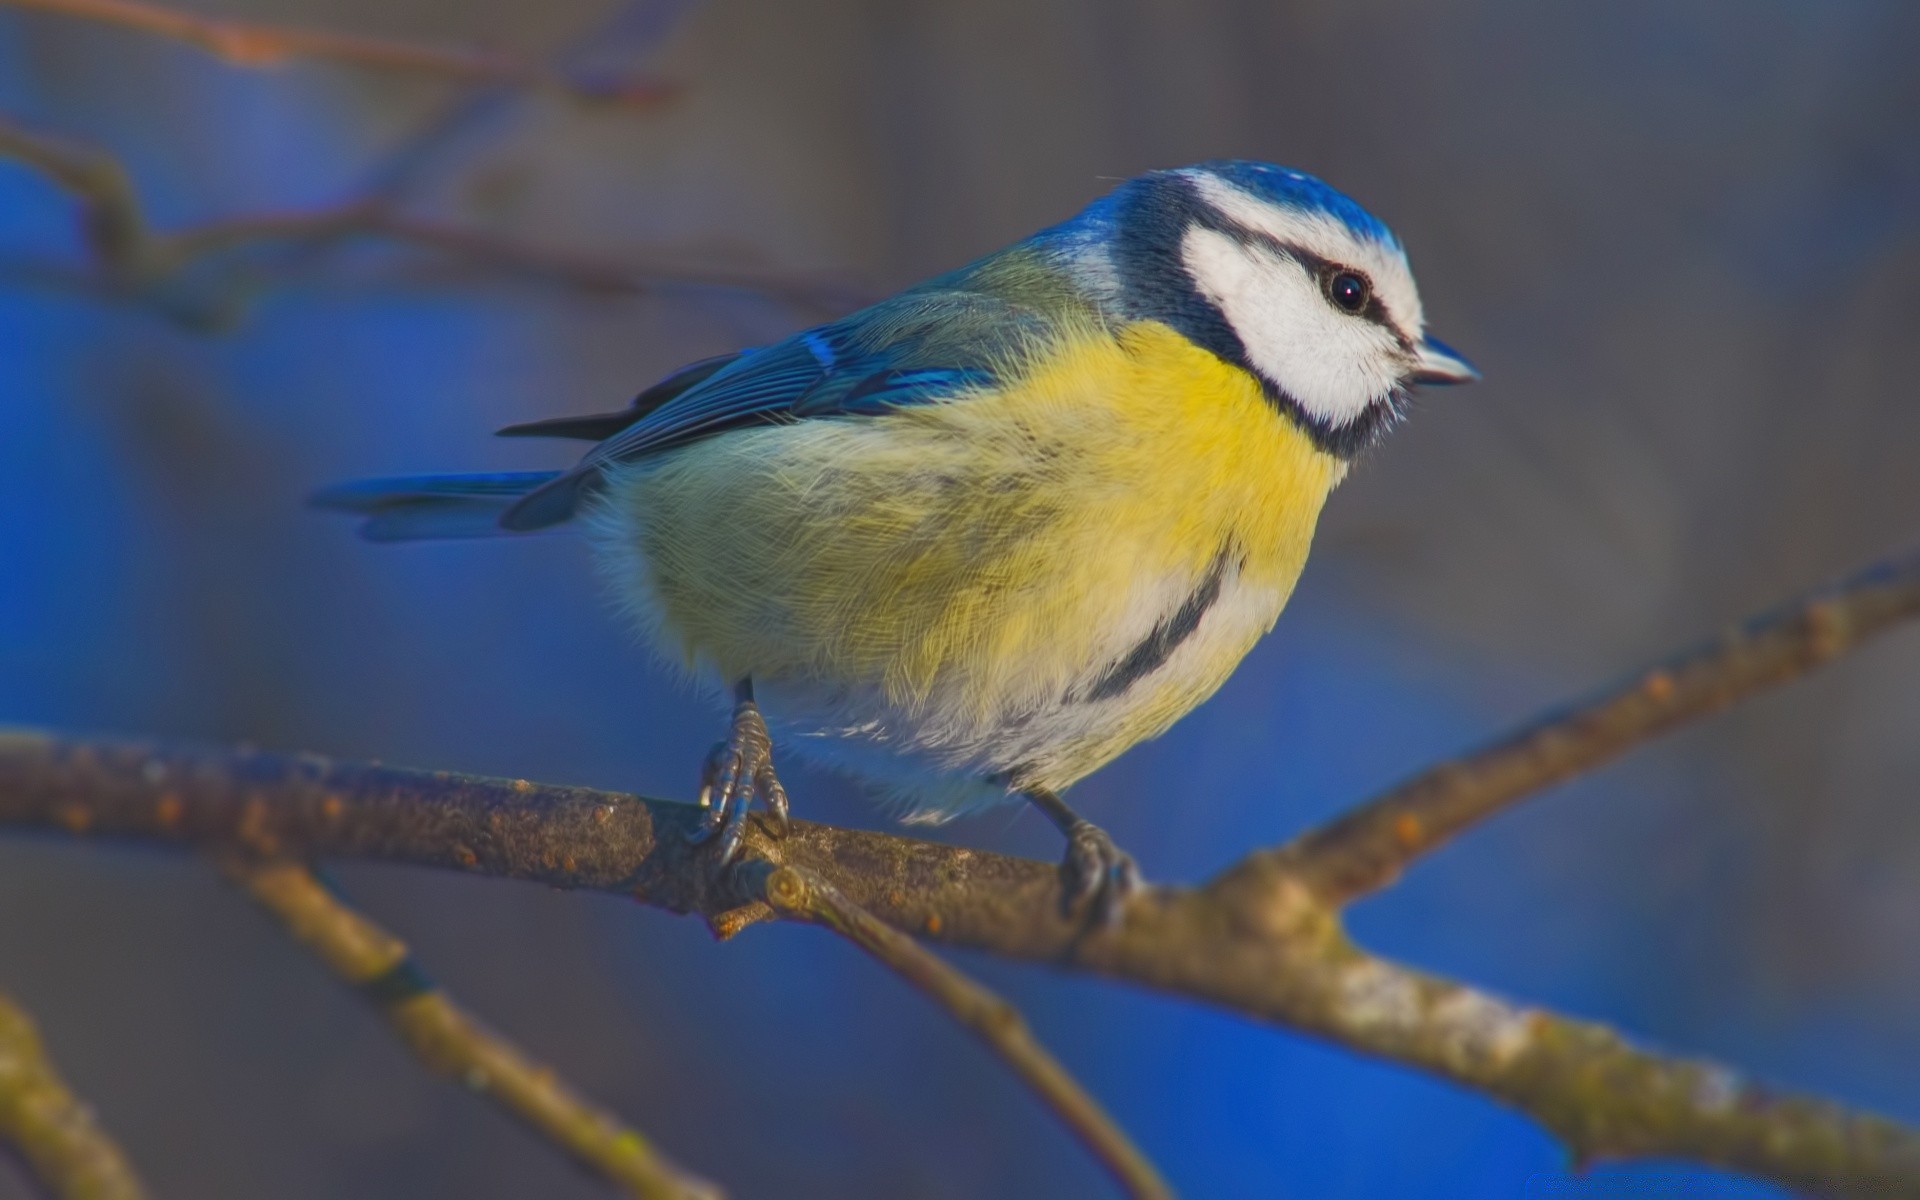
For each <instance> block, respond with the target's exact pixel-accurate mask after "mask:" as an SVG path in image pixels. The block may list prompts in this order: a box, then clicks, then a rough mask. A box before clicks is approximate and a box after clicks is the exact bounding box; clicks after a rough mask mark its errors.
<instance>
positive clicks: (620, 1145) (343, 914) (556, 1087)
mask: <svg viewBox="0 0 1920 1200" xmlns="http://www.w3.org/2000/svg"><path fill="white" fill-rule="evenodd" d="M223 865H224V868H225V870H226V872H227V874H228V875H229V876H230V877H231V878H232V879H233V881H234V882H235V883H236V884H237V885H239V886H240V887H242V888H244V889H245V890H246V891H247V893H248V894H249V895H251V896H252V897H253V899H254V900H255V901H257V902H258V903H259V905H260V907H262V908H263V909H265V910H266V911H267V912H268V913H270V914H272V915H273V916H274V917H276V918H277V919H278V920H279V921H280V923H281V924H282V925H284V926H285V927H286V930H287V932H288V933H289V934H291V935H292V936H293V938H294V940H296V941H298V942H300V943H301V944H302V945H304V946H306V947H307V948H308V949H309V950H312V951H313V953H314V955H315V957H317V958H319V959H320V960H321V961H322V962H323V963H325V964H326V965H327V967H328V968H329V969H330V970H332V971H333V973H334V974H335V975H338V976H339V977H340V978H341V980H342V981H344V982H345V983H347V984H348V985H350V986H351V987H353V988H354V989H355V990H356V991H358V992H359V993H360V994H361V995H362V996H363V997H365V998H366V999H367V1000H368V1001H369V1002H371V1003H372V1004H373V1005H374V1007H376V1008H377V1009H379V1010H380V1014H381V1015H382V1016H384V1017H385V1018H386V1019H387V1022H388V1024H390V1025H392V1026H393V1028H394V1032H396V1033H398V1034H399V1035H400V1040H401V1041H403V1042H405V1043H406V1044H407V1046H408V1048H409V1049H411V1050H412V1051H413V1052H414V1054H415V1055H416V1056H417V1057H418V1058H419V1059H420V1061H421V1062H422V1063H424V1064H425V1065H426V1066H427V1067H428V1068H429V1069H431V1070H433V1071H434V1072H436V1073H438V1074H440V1075H444V1076H446V1077H447V1078H449V1079H454V1080H457V1081H459V1082H460V1083H462V1084H464V1085H465V1086H466V1087H468V1088H470V1089H471V1090H473V1091H475V1092H478V1093H480V1094H481V1095H483V1096H486V1097H487V1098H488V1099H490V1100H492V1101H493V1102H494V1103H495V1104H497V1105H499V1107H500V1108H501V1109H502V1110H503V1111H505V1112H506V1113H507V1115H508V1116H511V1117H513V1118H514V1119H516V1120H518V1121H520V1122H521V1123H522V1124H524V1125H526V1126H527V1127H528V1128H529V1129H531V1130H532V1131H533V1132H534V1133H536V1134H538V1135H539V1136H541V1137H543V1138H545V1139H547V1140H548V1141H550V1142H552V1143H554V1144H555V1145H557V1146H559V1147H560V1148H561V1149H562V1150H564V1151H566V1153H567V1154H568V1155H569V1156H570V1157H572V1158H573V1160H574V1161H575V1162H577V1163H579V1164H580V1165H581V1166H583V1167H585V1168H586V1169H588V1170H589V1171H592V1172H593V1173H595V1174H597V1175H599V1176H601V1177H602V1178H604V1179H606V1180H607V1181H609V1182H610V1183H613V1184H614V1185H616V1186H617V1187H619V1188H620V1190H621V1191H622V1192H624V1193H625V1194H627V1195H629V1196H634V1197H637V1198H639V1200H720V1191H719V1189H718V1188H716V1187H714V1186H713V1185H712V1184H710V1183H708V1182H706V1181H704V1180H698V1179H694V1178H692V1177H691V1176H688V1175H686V1174H685V1173H684V1172H683V1171H681V1170H680V1169H679V1168H677V1167H675V1166H674V1165H673V1164H671V1163H669V1162H668V1161H667V1160H666V1159H665V1158H663V1157H662V1156H661V1155H660V1153H659V1152H658V1151H657V1150H655V1149H654V1148H653V1147H652V1146H651V1145H650V1144H648V1142H647V1140H646V1139H645V1138H643V1137H641V1136H640V1134H639V1133H638V1132H636V1131H635V1130H633V1129H631V1128H628V1127H627V1126H626V1125H624V1124H622V1123H621V1121H620V1120H619V1118H617V1117H615V1116H614V1115H613V1114H611V1113H609V1112H606V1111H605V1110H603V1109H601V1108H598V1107H597V1106H595V1105H594V1104H593V1103H592V1102H591V1101H589V1100H587V1099H586V1098H585V1097H583V1096H581V1095H580V1094H579V1093H577V1092H575V1091H574V1090H573V1089H572V1088H570V1087H568V1086H567V1084H566V1083H565V1082H564V1081H563V1080H561V1079H559V1078H558V1077H556V1076H555V1075H554V1073H553V1071H552V1069H551V1068H549V1067H546V1066H544V1065H542V1064H540V1063H538V1062H535V1061H534V1060H532V1059H531V1058H529V1057H527V1055H526V1054H525V1053H524V1052H523V1051H521V1050H520V1049H519V1047H517V1046H515V1045H513V1044H512V1043H511V1042H509V1041H507V1040H506V1039H505V1038H503V1037H501V1036H500V1035H499V1034H496V1033H494V1032H493V1031H492V1030H490V1029H487V1028H486V1027H485V1026H484V1025H482V1024H480V1022H479V1021H477V1020H475V1019H474V1018H473V1017H472V1016H470V1015H469V1014H468V1013H466V1012H465V1011H464V1010H463V1009H461V1008H460V1006H459V1005H457V1004H455V1003H454V1002H453V1001H452V999H450V998H449V997H448V996H447V994H446V993H445V992H443V991H442V990H440V988H438V987H437V986H435V985H434V984H433V983H432V982H430V981H429V980H428V979H427V977H426V975H425V973H424V972H422V971H421V970H420V969H419V968H418V967H417V966H415V965H414V961H413V958H412V956H411V955H410V954H408V952H407V948H406V946H405V945H404V944H403V943H402V942H401V941H400V940H399V939H398V938H396V937H394V936H393V935H392V934H390V933H388V932H387V931H385V930H384V929H381V928H380V927H379V926H377V925H375V924H374V923H373V922H371V921H369V920H368V919H367V918H366V917H364V916H361V915H360V914H359V913H357V912H355V911H354V910H353V909H352V908H350V907H348V906H347V905H346V904H345V903H344V902H343V901H341V900H340V899H339V898H338V897H337V896H335V895H334V894H333V893H332V892H330V891H328V890H327V888H326V887H325V885H323V884H322V883H321V882H320V881H319V880H318V879H316V878H314V876H313V872H312V871H310V870H308V869H307V868H306V867H305V866H304V865H302V864H299V863H294V862H286V861H280V862H259V861H255V860H251V859H240V858H229V859H227V860H226V861H225V863H224V864H223Z"/></svg>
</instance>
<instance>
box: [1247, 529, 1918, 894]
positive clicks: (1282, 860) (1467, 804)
mask: <svg viewBox="0 0 1920 1200" xmlns="http://www.w3.org/2000/svg"><path fill="white" fill-rule="evenodd" d="M1915 617H1920V554H1914V555H1910V556H1908V557H1905V558H1900V559H1893V560H1889V561H1887V562H1884V563H1881V564H1879V565H1877V566H1875V567H1873V568H1871V569H1869V570H1867V571H1865V572H1862V573H1861V574H1859V575H1856V576H1854V577H1853V578H1852V579H1849V580H1847V581H1846V582H1845V583H1842V584H1840V585H1839V586H1837V587H1834V588H1830V589H1828V590H1826V591H1824V592H1821V593H1819V594H1817V595H1814V596H1812V597H1809V598H1807V599H1805V600H1801V601H1799V602H1796V603H1794V604H1791V605H1788V606H1787V607H1785V608H1782V609H1779V610H1777V611H1775V612H1771V613H1767V614H1764V615H1762V616H1759V617H1756V618H1754V619H1752V620H1751V621H1748V622H1747V623H1746V624H1745V625H1743V626H1741V627H1740V628H1738V629H1735V630H1733V631H1732V632H1730V633H1728V634H1727V635H1726V636H1725V637H1722V638H1720V639H1719V640H1717V641H1714V642H1710V643H1708V644H1706V645H1704V646H1700V647H1698V648H1696V649H1693V650H1690V651H1687V652H1685V653H1683V654H1679V655H1677V656H1675V657H1673V658H1670V659H1668V660H1666V661H1665V662H1663V663H1660V664H1658V665H1656V666H1654V667H1651V668H1649V669H1647V670H1645V671H1642V672H1640V673H1639V674H1638V675H1637V676H1635V677H1634V678H1632V679H1631V680H1629V681H1628V682H1627V683H1625V684H1622V685H1621V686H1619V687H1616V688H1614V689H1613V690H1611V691H1609V692H1606V693H1604V694H1602V695H1600V696H1597V697H1595V698H1594V699H1592V700H1589V701H1586V702H1585V703H1582V704H1577V705H1574V706H1572V707H1570V708H1567V709H1565V710H1562V711H1560V712H1555V713H1551V714H1549V715H1547V716H1546V717H1544V718H1541V719H1539V720H1537V721H1535V722H1533V723H1531V724H1529V725H1527V726H1525V727H1523V728H1521V729H1520V730H1518V731H1516V732H1514V733H1511V734H1508V735H1507V736H1506V737H1503V738H1500V739H1499V740H1497V741H1495V742H1492V743H1490V744H1488V745H1487V746H1485V747H1483V748H1482V749H1480V750H1477V751H1474V752H1473V753H1471V754H1468V755H1465V756H1464V757H1461V758H1457V759H1452V760H1450V761H1447V762H1443V763H1440V764H1438V765H1436V766H1433V767H1429V768H1428V769H1426V770H1424V771H1422V772H1420V773H1419V774H1418V775H1415V776H1414V777H1413V778H1411V779H1408V780H1407V781H1405V782H1404V783H1401V784H1400V785H1398V786H1397V787H1394V788H1392V789H1391V790H1389V791H1387V792H1386V793H1384V794H1383V795H1381V796H1379V797H1377V798H1375V799H1373V800H1371V801H1369V802H1367V803H1365V804H1363V805H1361V806H1359V807H1358V808H1355V809H1352V810H1350V811H1348V812H1347V813H1345V814H1344V815H1342V816H1340V817H1339V818H1338V819H1336V820H1334V821H1333V822H1331V823H1330V824H1328V825H1326V826H1324V827H1322V828H1320V829H1317V830H1313V831H1310V832H1308V833H1306V834H1304V835H1302V836H1301V837H1299V838H1297V839H1295V840H1294V841H1293V842H1292V843H1290V844H1288V845H1286V846H1283V847H1279V848H1278V849H1275V850H1271V851H1267V852H1265V853H1263V854H1256V855H1253V856H1250V857H1249V858H1247V859H1246V860H1243V861H1242V862H1241V863H1240V864H1238V865H1237V866H1236V867H1235V868H1234V869H1233V870H1232V871H1231V872H1230V873H1229V875H1228V876H1223V878H1222V880H1221V885H1222V886H1223V887H1234V888H1238V887H1245V886H1250V885H1254V884H1255V883H1256V881H1257V880H1259V879H1262V878H1264V879H1267V880H1270V881H1273V880H1280V879H1283V878H1284V879H1285V880H1287V881H1289V882H1297V881H1301V880H1305V881H1307V882H1308V883H1309V884H1310V885H1311V886H1312V887H1313V889H1314V890H1315V891H1316V892H1317V893H1318V894H1319V895H1320V897H1321V898H1322V899H1323V900H1325V901H1326V902H1328V903H1332V904H1342V903H1345V902H1347V901H1350V900H1352V899H1354V898H1356V897H1359V896H1362V895H1365V894H1366V893H1368V892H1372V891H1375V890H1377V889H1378V888H1381V887H1383V886H1385V885H1386V884H1389V883H1391V882H1393V880H1394V879H1396V878H1398V876H1399V874H1400V872H1401V871H1402V870H1404V869H1405V868H1406V866H1407V865H1408V864H1409V863H1411V862H1413V861H1414V860H1415V859H1416V858H1419V857H1420V856H1421V855H1424V854H1427V853H1429V852H1430V851H1432V850H1434V849H1436V848H1438V847H1440V846H1442V845H1444V844H1445V843H1446V842H1447V841H1449V840H1450V839H1452V838H1453V837H1455V836H1457V835H1459V834H1460V833H1461V832H1463V831H1465V830H1467V829H1470V828H1472V827H1473V826H1474V825H1476V824H1478V823H1479V822H1481V821H1484V820H1486V819H1487V818H1488V817H1491V816H1494V815H1495V814H1497V813H1499V812H1501V811H1502V810H1504V809H1505V808H1507V807H1508V806H1509V805H1512V804H1513V803H1514V802H1516V801H1518V800H1520V799H1523V798H1524V797H1527V796H1530V795H1532V794H1533V793H1535V792H1538V791H1540V790H1542V789H1543V788H1547V787H1551V786H1552V785H1554V784H1556V783H1560V782H1562V781H1563V780H1566V779H1570V778H1572V777H1573V776H1575V775H1578V774H1580V773H1581V772H1583V771H1587V770H1591V769H1592V768H1594V767H1596V766H1599V765H1600V764H1601V763H1604V762H1607V761H1609V760H1611V759H1614V758H1617V757H1619V756H1620V755H1621V754H1624V753H1625V752H1627V751H1628V750H1631V749H1633V748H1634V747H1635V746H1638V745H1640V744H1641V743H1642V742H1645V741H1647V740H1648V739H1650V738H1654V737H1658V736H1659V735H1661V734H1663V733H1667V732H1669V731H1671V730H1674V729H1677V728H1679V727H1680V726H1682V725H1685V724H1688V723H1690V722H1692V721H1697V720H1699V719H1700V718H1701V717H1704V716H1707V715H1709V714H1711V713H1715V712H1718V711H1720V710H1721V709H1724V708H1726V707H1728V706H1730V705H1732V704H1736V703H1738V702H1740V701H1742V700H1745V699H1747V698H1749V697H1751V696H1754V695H1756V694H1758V693H1760V692H1763V691H1766V690H1767V689H1769V688H1775V687H1778V686H1780V685H1781V684H1784V683H1790V682H1792V681H1793V680H1795V679H1798V678H1799V677H1800V676H1802V675H1805V674H1806V673H1807V672H1809V671H1812V670H1813V669H1815V668H1816V667H1820V666H1822V665H1824V664H1826V663H1829V662H1831V661H1833V660H1834V659H1835V658H1838V657H1839V656H1840V655H1842V654H1845V653H1847V652H1849V651H1851V650H1853V649H1855V648H1857V647H1859V646H1860V645H1861V644H1862V643H1863V642H1865V641H1866V640H1867V639H1869V638H1871V637H1873V636H1874V635H1875V634H1879V633H1882V632H1885V631H1886V630H1888V629H1891V628H1893V627H1894V626H1896V625H1899V624H1902V623H1904V622H1906V621H1909V620H1912V619H1913V618H1915Z"/></svg>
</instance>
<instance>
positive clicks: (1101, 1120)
mask: <svg viewBox="0 0 1920 1200" xmlns="http://www.w3.org/2000/svg"><path fill="white" fill-rule="evenodd" d="M764 894H765V896H766V900H767V903H768V904H769V905H771V906H772V907H773V910H774V911H775V912H777V913H779V914H780V915H782V916H785V917H790V918H793V919H795V920H801V921H809V922H812V923H815V924H819V925H824V926H826V927H827V928H829V929H831V930H833V931H834V932H835V933H837V934H839V935H841V936H842V937H844V938H846V939H847V940H848V941H850V942H852V943H853V944H854V945H856V946H859V947H860V948H861V949H862V950H865V951H866V952H867V953H869V954H871V955H873V956H874V957H875V958H877V959H879V960H880V961H881V962H882V963H884V964H886V965H887V966H888V967H889V968H891V969H892V970H893V971H894V973H895V974H897V975H899V976H900V977H901V978H902V979H905V980H906V981H907V982H908V983H911V984H912V985H913V986H915V987H917V988H919V989H920V990H921V991H923V992H925V993H927V995H929V996H931V997H932V998H933V999H934V1000H935V1001H936V1002H937V1003H939V1004H940V1006H941V1007H943V1008H945V1009H946V1010H947V1011H948V1012H949V1013H951V1014H952V1015H953V1019H954V1020H956V1021H958V1022H960V1024H962V1025H964V1026H966V1027H967V1028H968V1029H970V1030H972V1031H973V1032H974V1033H975V1034H977V1035H978V1036H979V1038H980V1040H981V1041H983V1042H985V1043H986V1044H987V1045H988V1046H989V1047H991V1048H992V1049H993V1052H994V1053H995V1054H998V1055H999V1056H1000V1057H1001V1059H1002V1060H1003V1061H1005V1063H1006V1064H1007V1066H1009V1067H1011V1068H1012V1069H1013V1073H1014V1074H1016V1075H1018V1076H1019V1077H1020V1079H1021V1081H1022V1082H1023V1083H1025V1084H1026V1085H1027V1086H1028V1087H1030V1088H1032V1089H1033V1091H1034V1094H1035V1095H1037V1096H1038V1097H1039V1098H1040V1100H1041V1102H1042V1103H1043V1104H1045V1105H1046V1106H1047V1107H1048V1108H1050V1109H1052V1110H1053V1112H1054V1115H1056V1116H1058V1117H1059V1118H1060V1121H1061V1123H1062V1124H1064V1125H1066V1127H1067V1128H1068V1129H1069V1130H1070V1131H1071V1132H1072V1133H1073V1135H1074V1136H1075V1137H1077V1138H1079V1139H1080V1141H1081V1143H1082V1144H1083V1145H1085V1146H1086V1148H1087V1149H1088V1150H1089V1151H1090V1152H1091V1153H1092V1154H1093V1156H1094V1157H1095V1158H1096V1159H1098V1160H1099V1161H1100V1165H1101V1166H1103V1167H1105V1168H1106V1169H1107V1172H1108V1173H1109V1174H1110V1175H1112V1176H1113V1178H1114V1181H1115V1182H1116V1183H1118V1184H1119V1185H1120V1187H1121V1188H1122V1189H1123V1190H1124V1191H1125V1192H1126V1194H1127V1195H1129V1196H1134V1197H1140V1198H1143V1200H1172V1196H1173V1191H1172V1189H1171V1188H1169V1187H1168V1186H1167V1182H1166V1180H1164V1179H1162V1178H1161V1177H1160V1173H1159V1172H1158V1171H1157V1170H1155V1169H1154V1166H1153V1163H1152V1162H1150V1161H1148V1159H1147V1156H1146V1155H1144V1154H1142V1153H1141V1152H1140V1149H1139V1147H1137V1146H1135V1145H1134V1144H1133V1142H1132V1140H1131V1139H1130V1138H1128V1137H1127V1135H1126V1133H1125V1132H1124V1131H1123V1130H1122V1129H1121V1128H1120V1127H1119V1125H1117V1124H1115V1123H1114V1120H1113V1118H1112V1116H1110V1115H1109V1114H1108V1113H1107V1111H1106V1110H1105V1109H1104V1108H1102V1107H1100V1102H1099V1101H1097V1100H1095V1099H1094V1098H1093V1097H1092V1096H1090V1095H1088V1094H1087V1092H1086V1090H1085V1089H1084V1088H1082V1087H1081V1086H1080V1084H1079V1082H1078V1081H1077V1080H1075V1079H1074V1078H1073V1076H1072V1075H1070V1074H1068V1073H1067V1069H1066V1068H1065V1067H1063V1066H1061V1065H1060V1062H1059V1060H1058V1059H1056V1058H1054V1057H1053V1055H1051V1054H1049V1053H1048V1052H1047V1049H1046V1047H1044V1046H1042V1045H1041V1044H1040V1043H1039V1042H1038V1041H1037V1040H1035V1038H1034V1036H1033V1031H1032V1030H1031V1029H1029V1028H1028V1026H1027V1022H1026V1020H1025V1019H1024V1018H1023V1017H1021V1015H1020V1012H1019V1010H1018V1009H1016V1008H1014V1007H1013V1005H1011V1004H1009V1003H1007V1002H1006V1001H1005V1000H1003V999H1002V998H1000V997H999V996H997V995H995V994H994V993H993V992H991V991H988V990H987V989H986V988H984V987H982V986H981V985H980V984H978V983H975V982H974V981H973V980H971V979H969V978H967V976H965V975H964V974H962V973H961V972H960V971H959V970H958V969H957V968H955V967H953V966H950V965H949V964H947V963H946V962H944V961H943V960H941V959H940V958H939V957H938V956H937V955H935V954H933V953H932V952H931V951H929V950H926V949H924V948H923V947H922V946H921V945H920V944H919V943H918V942H916V941H914V940H913V939H912V938H910V937H908V936H907V935H906V934H904V933H901V932H900V931H898V930H896V929H894V928H893V927H892V926H890V925H887V924H886V923H884V922H882V921H881V920H880V919H879V918H877V917H875V916H874V915H873V914H872V913H869V912H868V911H867V910H866V909H864V908H862V907H860V906H859V905H858V904H855V903H854V902H853V901H851V900H849V899H847V898H846V896H844V895H843V894H841V892H840V891H839V889H837V888H835V887H834V886H833V885H832V884H830V883H828V882H827V881H826V880H824V879H822V878H820V877H819V876H818V875H816V874H814V873H813V872H811V871H808V870H806V869H805V868H801V867H780V868H777V869H775V870H774V871H772V872H771V873H769V874H768V876H767V879H766V884H765V892H764Z"/></svg>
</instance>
